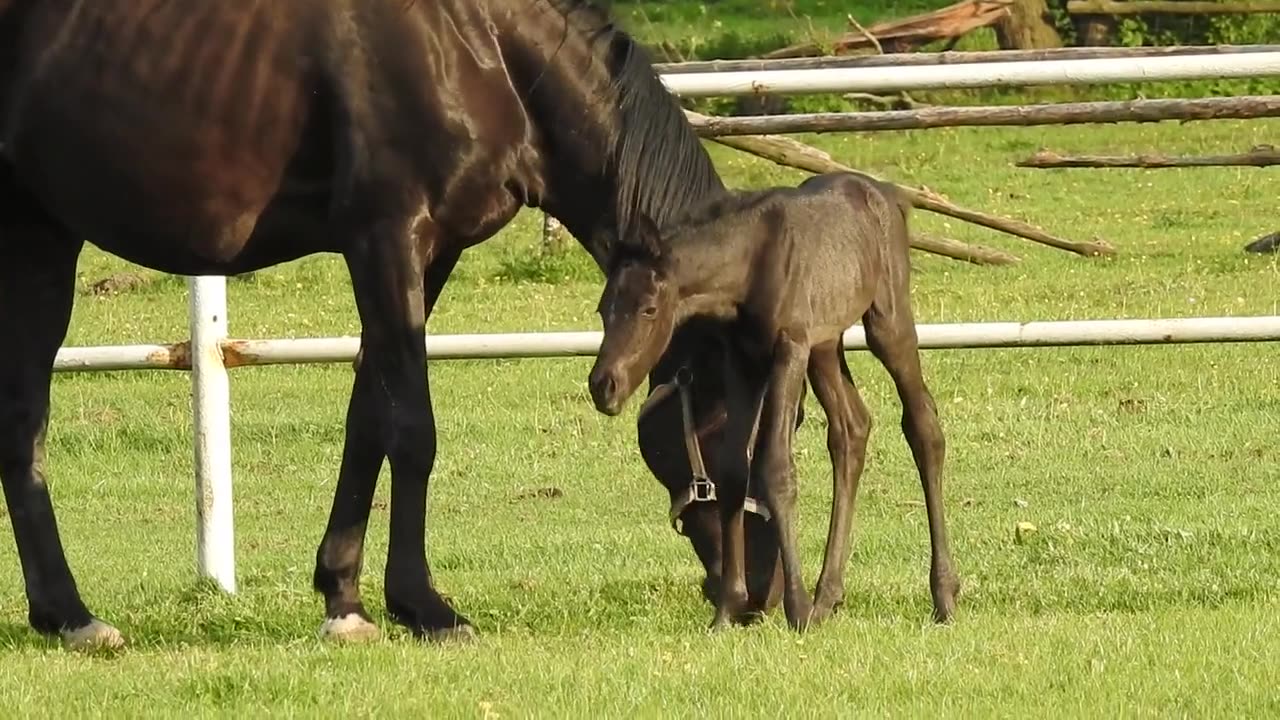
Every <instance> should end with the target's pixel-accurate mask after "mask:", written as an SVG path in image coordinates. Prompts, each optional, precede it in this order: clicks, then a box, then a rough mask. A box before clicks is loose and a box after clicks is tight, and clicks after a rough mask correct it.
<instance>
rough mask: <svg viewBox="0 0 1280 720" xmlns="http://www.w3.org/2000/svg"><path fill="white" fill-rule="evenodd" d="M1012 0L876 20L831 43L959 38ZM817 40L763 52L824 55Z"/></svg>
mask: <svg viewBox="0 0 1280 720" xmlns="http://www.w3.org/2000/svg"><path fill="white" fill-rule="evenodd" d="M1010 1H1011V0H962V2H958V3H956V4H954V5H948V6H947V7H944V8H942V9H940V10H935V11H933V12H927V13H921V14H919V15H912V16H911V17H906V18H902V19H899V20H890V21H887V22H882V23H876V24H875V25H872V26H871V27H869V28H863V29H862V30H860V31H858V32H852V33H846V34H844V35H841V36H840V37H839V38H836V40H835V41H834V43H833V44H832V48H831V49H832V50H834V52H835V54H837V55H839V54H841V53H846V52H849V51H850V50H857V49H860V48H870V47H875V48H881V47H883V46H890V47H892V48H893V49H901V48H905V47H915V46H917V45H923V44H925V43H929V42H933V41H934V40H942V39H946V38H958V37H960V36H961V35H964V34H966V33H968V32H970V31H972V30H976V29H977V28H980V27H986V26H988V25H993V24H995V23H996V21H998V20H999V19H1000V18H1002V17H1004V16H1005V15H1006V14H1008V5H1009V3H1010ZM825 50H827V48H826V47H824V46H823V45H820V44H818V43H801V44H799V45H792V46H790V47H784V48H779V49H777V50H774V51H772V52H768V53H765V54H764V55H763V56H762V57H765V58H788V57H805V56H810V55H823V54H826V53H825Z"/></svg>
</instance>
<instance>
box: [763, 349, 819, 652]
mask: <svg viewBox="0 0 1280 720" xmlns="http://www.w3.org/2000/svg"><path fill="white" fill-rule="evenodd" d="M808 361H809V346H808V344H807V343H805V342H804V341H803V339H802V338H794V337H792V336H791V335H790V334H789V333H787V332H786V331H785V330H784V331H783V332H782V333H781V334H780V336H779V338H778V342H777V343H776V344H775V347H774V358H773V367H772V369H771V372H770V374H769V384H768V388H767V389H766V390H765V395H764V409H763V414H762V415H761V417H760V437H761V441H762V442H761V447H760V450H761V451H762V452H761V454H760V455H758V456H757V457H756V459H755V461H754V463H753V465H752V468H751V472H752V473H754V474H755V477H756V478H757V479H758V482H757V484H756V487H760V488H763V490H764V501H765V504H766V505H767V506H768V508H769V512H770V513H772V515H773V525H774V529H775V531H776V532H777V535H778V548H779V550H781V552H782V573H783V582H784V585H783V591H782V592H783V595H782V606H783V608H784V610H785V611H786V615H787V623H788V624H790V625H791V627H793V628H795V629H797V630H802V629H804V628H805V627H806V626H808V625H809V623H810V619H811V615H812V613H813V601H812V599H810V597H809V592H808V590H806V589H805V584H804V574H803V570H802V568H801V566H800V552H799V548H798V547H797V541H796V529H795V524H794V523H795V506H796V480H795V473H794V466H793V463H792V457H791V440H792V438H793V436H794V435H795V427H796V407H797V405H798V402H799V399H800V391H801V390H802V389H803V384H804V378H805V368H806V366H807V365H808Z"/></svg>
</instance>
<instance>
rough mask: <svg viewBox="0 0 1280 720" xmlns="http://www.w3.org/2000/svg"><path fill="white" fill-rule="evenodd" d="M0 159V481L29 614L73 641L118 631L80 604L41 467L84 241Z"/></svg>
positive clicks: (88, 644)
mask: <svg viewBox="0 0 1280 720" xmlns="http://www.w3.org/2000/svg"><path fill="white" fill-rule="evenodd" d="M3 173H4V168H3V167H0V347H2V348H3V352H0V484H3V487H4V498H5V503H6V504H7V506H8V508H9V522H10V524H11V525H12V526H13V536H14V540H16V542H17V546H18V560H19V562H20V563H21V565H22V578H23V580H24V581H25V585H26V594H27V619H28V622H30V623H31V626H32V627H33V628H35V629H36V630H37V631H39V632H41V633H45V634H50V635H53V634H56V635H59V636H61V638H62V640H63V642H64V643H65V644H66V646H67V647H68V648H70V649H73V650H92V649H95V648H99V647H107V648H116V647H120V646H121V645H123V644H124V639H123V638H122V637H121V635H120V633H119V631H117V630H116V629H115V628H114V627H112V626H110V625H108V624H106V623H104V622H102V621H101V620H98V619H97V618H95V617H94V616H93V614H92V613H90V612H89V609H88V608H87V607H85V604H84V601H83V600H81V598H80V592H79V590H78V589H77V588H76V581H75V578H74V577H73V576H72V574H71V569H70V567H69V566H68V565H67V558H66V553H65V552H64V551H63V548H62V539H61V537H60V535H59V533H58V522H57V519H56V517H55V516H54V510H53V501H52V500H51V499H50V497H49V486H48V484H47V483H46V481H45V476H44V455H45V430H46V429H47V428H48V424H49V389H50V384H51V382H52V376H53V361H54V358H55V357H56V355H57V353H58V348H59V346H61V344H62V342H63V340H64V339H65V338H66V333H67V327H68V325H69V323H70V321H71V307H72V302H73V299H74V297H75V282H76V260H77V258H79V255H80V249H81V247H82V245H83V243H82V241H80V240H79V239H77V238H75V237H74V236H73V235H72V234H71V233H69V232H67V231H65V230H64V229H62V228H60V227H58V226H57V225H56V224H54V223H53V222H52V221H51V220H49V219H48V218H46V217H44V216H43V214H42V213H39V212H37V211H36V210H34V209H33V205H29V204H27V203H29V202H30V201H29V200H28V199H27V198H26V197H25V195H24V194H22V193H20V192H19V191H18V190H16V189H15V188H13V187H11V186H10V185H9V183H8V182H7V181H6V178H5V177H4V175H3Z"/></svg>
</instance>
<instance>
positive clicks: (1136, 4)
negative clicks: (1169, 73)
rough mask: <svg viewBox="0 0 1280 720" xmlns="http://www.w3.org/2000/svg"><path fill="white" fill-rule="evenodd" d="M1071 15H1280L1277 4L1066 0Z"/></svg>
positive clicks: (1259, 1) (1265, 1) (1269, 1)
mask: <svg viewBox="0 0 1280 720" xmlns="http://www.w3.org/2000/svg"><path fill="white" fill-rule="evenodd" d="M1067 13H1069V14H1071V15H1249V14H1252V13H1280V2H1275V1H1274V0H1255V1H1254V2H1196V0H1169V1H1164V0H1125V1H1124V2H1116V1H1115V0H1068V1H1067Z"/></svg>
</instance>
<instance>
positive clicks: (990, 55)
mask: <svg viewBox="0 0 1280 720" xmlns="http://www.w3.org/2000/svg"><path fill="white" fill-rule="evenodd" d="M1278 51H1280V45H1170V46H1167V47H1071V48H1051V49H1046V50H977V51H952V52H907V53H886V54H884V55H855V56H850V55H842V56H836V57H793V58H777V59H772V60H763V59H758V58H757V59H748V60H695V61H692V62H676V63H658V64H656V65H654V68H656V69H657V71H658V72H659V73H661V74H663V75H679V74H682V73H703V72H738V71H748V70H749V71H761V70H815V69H821V68H852V67H857V68H861V67H906V66H912V65H965V64H969V63H984V62H1035V61H1039V60H1089V59H1095V58H1134V57H1172V56H1179V55H1236V54H1242V53H1257V52H1278Z"/></svg>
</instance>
